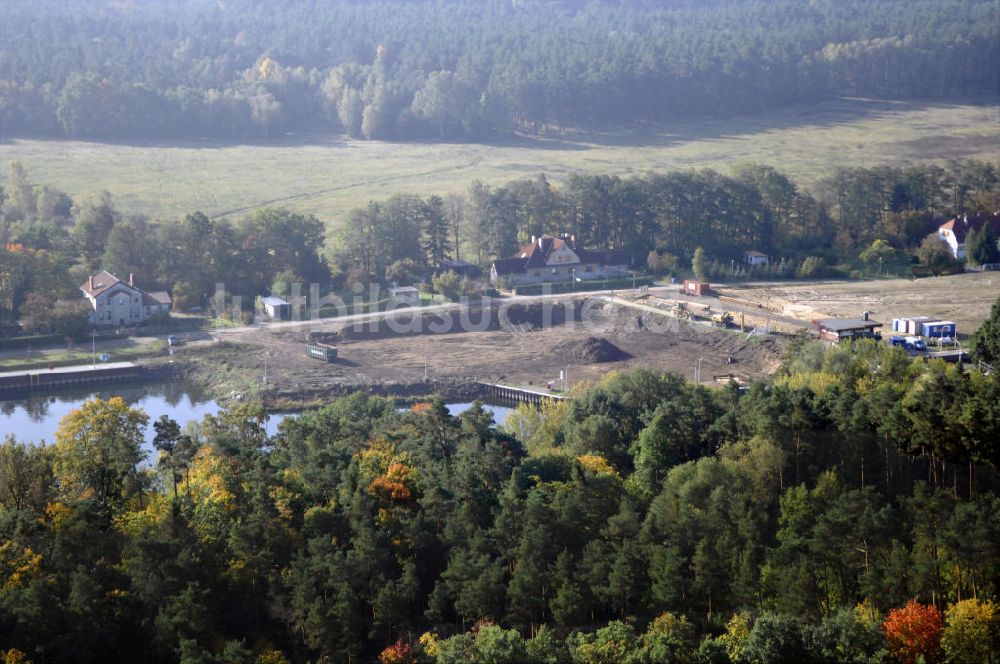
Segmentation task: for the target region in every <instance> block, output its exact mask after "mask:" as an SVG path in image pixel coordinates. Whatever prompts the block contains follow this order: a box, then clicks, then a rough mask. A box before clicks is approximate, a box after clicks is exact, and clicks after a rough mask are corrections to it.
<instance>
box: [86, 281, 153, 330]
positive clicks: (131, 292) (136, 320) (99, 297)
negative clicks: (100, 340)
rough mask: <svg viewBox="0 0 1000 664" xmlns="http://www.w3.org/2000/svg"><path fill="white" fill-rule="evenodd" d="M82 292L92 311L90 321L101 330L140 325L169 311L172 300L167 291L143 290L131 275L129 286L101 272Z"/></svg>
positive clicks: (88, 282)
mask: <svg viewBox="0 0 1000 664" xmlns="http://www.w3.org/2000/svg"><path fill="white" fill-rule="evenodd" d="M80 290H81V291H83V295H84V297H86V298H87V300H88V301H89V302H90V306H91V307H92V308H93V311H92V312H90V322H91V323H92V324H94V325H96V326H98V327H107V326H121V327H124V326H126V325H139V324H141V323H144V322H145V321H147V320H148V319H149V318H150V316H153V315H154V314H160V313H168V312H169V311H170V305H171V299H170V295H169V294H168V293H167V292H166V291H157V292H154V293H147V292H145V291H143V290H140V289H139V288H136V285H135V275H132V274H129V275H128V283H126V282H124V281H122V280H121V279H119V278H118V277H116V276H115V275H113V274H111V273H110V272H106V271H103V270H102V271H101V272H98V273H97V274H95V275H94V276H92V277H90V278H89V279H88V280H87V283H85V284H83V285H82V286H80Z"/></svg>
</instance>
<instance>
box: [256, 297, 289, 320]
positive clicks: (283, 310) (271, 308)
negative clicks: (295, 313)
mask: <svg viewBox="0 0 1000 664" xmlns="http://www.w3.org/2000/svg"><path fill="white" fill-rule="evenodd" d="M261 303H262V304H263V305H264V313H266V314H267V317H268V318H270V319H271V320H288V319H290V318H291V317H292V305H290V304H289V303H288V301H287V300H284V299H282V298H280V297H275V296H273V295H272V296H269V297H263V298H261Z"/></svg>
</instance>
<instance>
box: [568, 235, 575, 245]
mask: <svg viewBox="0 0 1000 664" xmlns="http://www.w3.org/2000/svg"><path fill="white" fill-rule="evenodd" d="M569 242H570V244H576V236H575V235H570V236H569Z"/></svg>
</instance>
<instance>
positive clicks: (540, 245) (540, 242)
mask: <svg viewBox="0 0 1000 664" xmlns="http://www.w3.org/2000/svg"><path fill="white" fill-rule="evenodd" d="M538 248H539V249H541V248H542V238H538Z"/></svg>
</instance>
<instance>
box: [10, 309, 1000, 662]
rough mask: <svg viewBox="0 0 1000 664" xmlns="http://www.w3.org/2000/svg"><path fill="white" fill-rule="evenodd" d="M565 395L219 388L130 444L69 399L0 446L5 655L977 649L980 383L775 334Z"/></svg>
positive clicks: (993, 392) (998, 525) (983, 448)
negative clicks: (688, 368) (689, 377)
mask: <svg viewBox="0 0 1000 664" xmlns="http://www.w3.org/2000/svg"><path fill="white" fill-rule="evenodd" d="M995 311H996V312H997V313H1000V303H998V306H997V307H996V309H995ZM574 397H575V398H574V399H573V400H572V401H565V402H558V403H551V404H547V405H545V406H544V407H543V408H542V410H541V411H536V410H533V409H532V408H529V407H521V408H519V409H518V410H517V411H515V412H514V413H512V414H511V415H510V416H509V418H508V420H507V422H506V423H505V424H504V425H503V426H502V427H496V426H494V423H493V420H492V417H491V415H490V414H489V412H488V411H486V410H484V409H483V408H482V407H481V405H479V404H476V405H474V406H473V407H472V408H471V409H469V410H468V411H466V412H465V413H463V414H462V415H460V416H458V417H454V416H452V415H450V414H449V413H448V410H447V409H446V407H445V405H444V403H443V402H442V401H441V400H440V399H435V400H432V401H430V402H426V403H419V404H417V405H415V406H413V407H412V408H410V409H409V410H406V411H403V412H400V411H399V410H397V408H396V407H395V404H394V403H393V402H392V401H391V400H386V399H383V398H377V397H371V396H368V395H365V394H360V393H359V394H354V395H351V396H348V397H345V398H341V399H338V400H335V401H334V402H332V403H331V404H330V405H328V406H326V407H324V408H321V409H319V410H315V411H308V412H305V413H303V414H301V415H300V416H298V417H291V418H287V419H285V420H284V421H283V422H282V423H281V425H280V427H279V432H278V433H277V434H276V435H275V436H272V437H268V436H267V434H266V433H265V430H264V427H263V424H264V422H265V421H266V418H267V413H266V412H265V411H264V410H263V409H262V408H261V407H260V406H257V405H254V404H252V403H250V404H241V405H236V406H232V407H229V408H227V409H225V410H224V411H222V412H221V413H220V414H219V415H217V416H208V417H206V418H205V419H204V420H203V421H201V422H198V423H193V424H188V425H186V426H184V427H180V426H178V424H177V423H176V422H173V421H172V420H170V419H169V418H167V417H162V418H160V420H157V421H156V422H153V423H152V429H153V431H154V433H155V438H154V445H155V447H156V449H157V454H156V455H154V456H151V457H149V458H145V460H144V454H143V452H142V449H141V444H142V440H143V437H142V432H143V430H144V429H145V428H146V427H147V426H149V424H150V423H149V422H148V419H147V417H146V416H145V414H144V413H142V412H141V411H139V410H136V409H132V408H130V407H129V406H128V405H127V404H126V403H125V402H124V401H122V400H121V399H110V400H108V401H102V400H99V399H96V400H92V401H90V402H87V403H86V404H85V405H84V406H83V407H82V408H81V409H79V410H77V411H74V412H73V413H71V414H70V415H69V416H67V417H66V418H65V419H64V420H63V422H62V424H61V425H60V429H59V431H58V433H57V434H56V440H55V441H54V444H52V445H46V446H40V445H32V444H26V443H27V442H28V441H16V440H14V439H13V438H8V440H6V441H5V442H4V443H3V444H2V445H0V534H2V538H0V541H2V542H3V543H2V544H0V634H3V635H4V636H3V646H2V647H3V648H6V649H12V648H13V649H16V650H17V651H18V652H19V653H21V655H23V656H24V658H25V659H30V660H31V661H34V662H37V663H39V664H41V663H44V662H56V661H66V660H68V659H72V660H73V661H80V662H88V661H101V659H102V658H103V657H106V656H107V654H108V653H112V652H113V653H115V654H116V656H118V657H120V658H123V659H142V660H144V661H154V662H169V661H181V662H185V663H193V662H222V661H225V662H261V663H263V662H270V663H277V662H291V661H294V662H307V661H313V662H318V661H325V662H365V661H375V660H376V659H378V660H379V661H380V662H382V663H384V664H388V663H390V662H417V661H419V662H436V663H438V664H443V663H446V662H447V663H452V662H455V663H457V662H495V663H496V662H510V663H511V664H513V663H515V662H516V663H518V664H522V663H524V662H558V663H561V662H566V663H567V664H568V663H570V662H572V663H582V662H636V663H639V662H682V663H686V662H690V663H706V664H707V663H726V662H733V663H737V662H739V663H742V662H746V663H747V664H751V663H755V662H793V661H794V662H807V663H811V662H816V663H826V662H831V663H832V662H845V661H849V662H872V663H874V662H912V661H915V659H916V658H917V656H918V655H919V656H922V657H924V659H925V661H928V662H939V661H947V662H962V663H965V662H983V661H988V656H989V653H990V652H991V649H994V648H995V646H996V644H997V641H996V639H997V637H998V625H997V622H996V618H997V616H996V613H995V611H996V605H995V603H994V602H995V601H996V599H997V594H998V592H1000V588H998V587H997V580H998V579H1000V545H998V543H1000V519H998V515H1000V499H998V497H997V494H996V489H997V475H996V471H997V464H998V462H1000V456H998V448H997V441H998V440H1000V410H998V408H1000V379H998V376H997V374H996V373H995V372H994V373H993V374H992V375H983V374H981V373H979V372H978V371H968V370H965V369H963V368H962V367H961V366H954V365H946V364H944V363H941V362H940V361H931V362H928V363H924V362H922V361H919V360H912V359H911V358H909V357H908V356H907V355H906V354H905V353H904V352H903V351H902V350H900V349H897V348H889V347H886V346H884V345H879V344H875V343H872V342H860V343H856V344H854V345H842V346H838V347H833V348H830V347H828V346H824V345H820V344H818V343H817V342H810V341H806V340H804V339H801V340H799V341H797V342H795V343H793V344H792V347H791V348H790V351H789V353H788V356H787V357H786V359H785V361H784V363H783V365H782V367H781V369H780V370H779V371H778V373H777V374H776V375H775V376H774V377H773V379H771V380H769V381H766V382H758V383H754V384H753V385H752V386H751V387H750V389H749V391H747V392H746V393H745V394H743V393H741V392H740V390H738V389H737V387H736V385H735V384H731V385H730V386H729V387H727V388H726V389H721V390H713V389H707V388H705V387H703V386H700V385H694V384H691V383H687V382H685V380H684V379H683V378H681V377H679V376H677V375H672V374H663V373H659V372H657V371H654V370H637V371H632V372H629V373H617V372H612V373H610V374H608V375H607V376H606V377H604V378H603V379H602V380H600V381H599V382H598V383H596V384H593V385H590V386H584V387H581V388H580V389H578V390H577V391H576V392H575V394H574ZM49 442H53V441H49ZM992 652H995V650H992ZM983 653H987V655H986V657H987V658H984V655H983ZM8 656H9V657H11V656H12V655H8ZM8 661H11V660H8ZM13 661H24V659H22V660H17V659H14V660H13Z"/></svg>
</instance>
